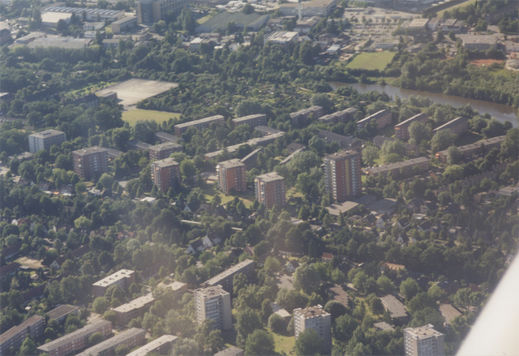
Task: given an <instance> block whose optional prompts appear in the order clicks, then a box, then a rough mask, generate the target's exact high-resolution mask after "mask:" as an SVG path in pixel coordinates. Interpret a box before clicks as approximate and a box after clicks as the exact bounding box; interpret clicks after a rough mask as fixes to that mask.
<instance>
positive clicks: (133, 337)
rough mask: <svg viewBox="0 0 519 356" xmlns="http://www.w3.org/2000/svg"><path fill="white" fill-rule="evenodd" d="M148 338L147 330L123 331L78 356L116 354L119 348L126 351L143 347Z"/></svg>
mask: <svg viewBox="0 0 519 356" xmlns="http://www.w3.org/2000/svg"><path fill="white" fill-rule="evenodd" d="M145 336H146V330H144V329H139V328H130V329H128V330H124V331H121V332H120V333H118V334H117V335H115V336H112V337H111V338H109V339H106V340H105V341H102V342H100V343H99V344H96V345H94V346H92V347H89V348H88V349H86V350H85V351H83V352H81V353H79V354H77V356H103V355H113V354H115V352H114V351H115V349H116V348H117V346H124V347H125V348H126V349H132V348H134V347H135V346H138V345H142V344H143V343H144V341H145V340H146V339H145Z"/></svg>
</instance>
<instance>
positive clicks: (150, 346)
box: [126, 335, 178, 356]
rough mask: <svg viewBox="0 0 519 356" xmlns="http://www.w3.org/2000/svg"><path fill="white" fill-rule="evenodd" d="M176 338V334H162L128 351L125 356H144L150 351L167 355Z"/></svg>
mask: <svg viewBox="0 0 519 356" xmlns="http://www.w3.org/2000/svg"><path fill="white" fill-rule="evenodd" d="M177 339H178V337H177V336H173V335H162V336H161V337H159V338H157V339H155V340H153V341H150V342H148V343H147V344H146V345H144V346H141V347H139V348H138V349H137V350H135V351H132V352H130V353H129V354H127V355H126V356H146V355H148V354H150V353H154V354H155V353H159V354H165V355H169V351H171V348H172V347H173V344H174V342H175V341H176V340H177Z"/></svg>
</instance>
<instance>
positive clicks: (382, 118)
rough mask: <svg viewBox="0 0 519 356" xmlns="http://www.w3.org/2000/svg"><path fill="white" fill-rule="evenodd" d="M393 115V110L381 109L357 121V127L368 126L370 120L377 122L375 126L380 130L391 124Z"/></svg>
mask: <svg viewBox="0 0 519 356" xmlns="http://www.w3.org/2000/svg"><path fill="white" fill-rule="evenodd" d="M392 117H393V115H392V114H391V110H389V109H384V110H380V111H377V112H376V113H374V114H371V115H369V116H366V117H365V118H363V119H362V120H360V121H357V127H358V128H364V127H366V126H368V124H369V123H370V122H375V124H376V125H375V126H376V127H377V129H379V130H380V129H383V128H384V127H386V126H387V125H389V124H391V120H392Z"/></svg>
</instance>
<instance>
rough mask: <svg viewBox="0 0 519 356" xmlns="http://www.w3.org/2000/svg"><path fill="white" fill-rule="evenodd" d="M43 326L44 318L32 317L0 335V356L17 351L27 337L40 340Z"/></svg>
mask: <svg viewBox="0 0 519 356" xmlns="http://www.w3.org/2000/svg"><path fill="white" fill-rule="evenodd" d="M44 326H45V318H44V317H42V316H40V315H33V316H31V317H29V318H28V319H26V320H25V321H24V322H22V323H21V324H18V325H16V326H13V327H12V328H10V329H8V330H7V331H5V332H4V333H2V335H0V356H5V355H10V354H11V351H15V350H17V349H18V348H19V347H20V346H21V345H22V342H23V341H24V340H25V338H26V337H28V336H29V337H30V338H31V339H33V340H38V339H39V338H41V336H42V335H43V328H44Z"/></svg>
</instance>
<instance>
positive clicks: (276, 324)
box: [268, 313, 287, 334]
mask: <svg viewBox="0 0 519 356" xmlns="http://www.w3.org/2000/svg"><path fill="white" fill-rule="evenodd" d="M268 326H269V328H270V329H271V330H272V331H274V332H275V333H278V334H284V333H285V332H286V330H287V325H286V323H285V320H284V319H283V318H282V317H281V316H279V315H278V314H275V313H273V314H272V315H271V316H269V319H268Z"/></svg>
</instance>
